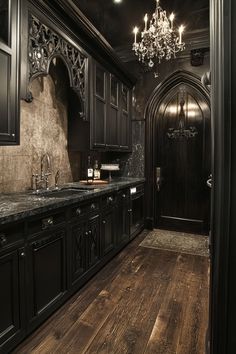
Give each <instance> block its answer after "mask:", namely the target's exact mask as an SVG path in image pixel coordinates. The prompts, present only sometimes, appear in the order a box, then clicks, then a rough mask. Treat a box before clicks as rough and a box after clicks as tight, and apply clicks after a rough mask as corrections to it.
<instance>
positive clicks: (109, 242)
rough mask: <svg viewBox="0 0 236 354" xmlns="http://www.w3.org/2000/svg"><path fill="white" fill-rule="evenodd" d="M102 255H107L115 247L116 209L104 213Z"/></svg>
mask: <svg viewBox="0 0 236 354" xmlns="http://www.w3.org/2000/svg"><path fill="white" fill-rule="evenodd" d="M101 244H102V254H103V255H105V254H107V253H109V252H110V251H112V250H113V249H114V247H115V209H114V208H111V209H108V210H106V211H104V212H103V215H102V225H101Z"/></svg>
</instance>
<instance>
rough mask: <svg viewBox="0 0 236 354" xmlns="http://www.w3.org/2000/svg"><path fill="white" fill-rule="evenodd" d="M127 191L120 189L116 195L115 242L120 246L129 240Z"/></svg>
mask: <svg viewBox="0 0 236 354" xmlns="http://www.w3.org/2000/svg"><path fill="white" fill-rule="evenodd" d="M129 205H130V204H129V192H128V191H127V190H125V191H122V192H121V193H119V195H118V206H117V217H116V220H119V222H118V223H117V232H116V244H117V246H118V247H119V246H121V245H124V244H126V243H127V242H128V241H129V232H130V213H129Z"/></svg>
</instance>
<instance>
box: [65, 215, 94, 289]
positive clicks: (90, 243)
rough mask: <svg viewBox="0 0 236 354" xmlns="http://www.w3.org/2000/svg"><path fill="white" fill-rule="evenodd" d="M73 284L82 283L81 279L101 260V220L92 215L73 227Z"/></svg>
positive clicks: (71, 250)
mask: <svg viewBox="0 0 236 354" xmlns="http://www.w3.org/2000/svg"><path fill="white" fill-rule="evenodd" d="M70 252H71V257H70V258H71V266H70V267H71V282H72V286H76V284H77V283H78V284H79V282H80V279H81V277H82V276H83V275H84V274H85V273H86V272H87V271H89V270H90V269H91V268H92V267H93V266H95V265H96V264H97V263H98V262H99V259H100V219H99V215H97V214H96V215H91V216H90V217H89V218H88V219H82V220H79V221H78V222H75V223H74V224H73V225H72V226H71V247H70Z"/></svg>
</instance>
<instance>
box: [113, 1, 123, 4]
mask: <svg viewBox="0 0 236 354" xmlns="http://www.w3.org/2000/svg"><path fill="white" fill-rule="evenodd" d="M114 2H115V3H116V4H118V3H120V2H122V0H114Z"/></svg>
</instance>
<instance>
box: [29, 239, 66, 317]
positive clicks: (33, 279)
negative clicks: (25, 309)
mask: <svg viewBox="0 0 236 354" xmlns="http://www.w3.org/2000/svg"><path fill="white" fill-rule="evenodd" d="M29 268H30V295H31V296H30V317H32V318H34V317H38V316H40V315H41V314H43V313H45V312H46V311H47V312H48V314H49V313H50V308H51V307H53V305H54V304H55V303H56V302H57V300H58V299H59V298H61V297H62V296H63V294H64V292H65V289H66V279H65V274H66V264H65V232H58V233H57V232H55V233H52V234H49V235H48V236H47V237H45V238H43V239H40V240H39V241H36V242H33V243H32V244H31V245H30V264H29Z"/></svg>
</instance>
